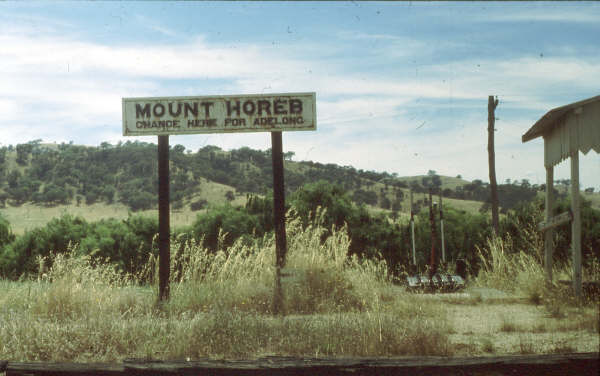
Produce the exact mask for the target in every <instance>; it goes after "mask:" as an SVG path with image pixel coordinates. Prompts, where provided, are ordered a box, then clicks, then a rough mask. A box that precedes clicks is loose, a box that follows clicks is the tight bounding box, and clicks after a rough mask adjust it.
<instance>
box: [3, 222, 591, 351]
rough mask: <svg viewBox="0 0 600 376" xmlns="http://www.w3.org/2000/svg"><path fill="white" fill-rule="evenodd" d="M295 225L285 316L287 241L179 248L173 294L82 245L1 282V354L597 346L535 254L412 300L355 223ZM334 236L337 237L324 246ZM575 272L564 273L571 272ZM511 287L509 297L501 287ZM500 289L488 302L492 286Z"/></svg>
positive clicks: (495, 250) (581, 305)
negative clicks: (457, 289) (365, 245)
mask: <svg viewBox="0 0 600 376" xmlns="http://www.w3.org/2000/svg"><path fill="white" fill-rule="evenodd" d="M319 218H320V217H319V214H317V215H316V219H315V221H314V223H313V224H312V225H311V226H309V227H308V228H306V229H303V227H302V226H301V223H300V221H299V220H298V219H294V218H293V217H292V218H290V219H289V220H288V224H287V231H288V248H289V251H288V255H287V264H286V268H285V270H284V278H283V291H284V311H285V312H284V314H283V315H274V314H273V313H272V301H273V285H274V278H275V271H274V268H273V261H274V240H273V238H272V237H265V238H264V239H259V240H256V241H255V242H254V244H247V243H242V242H241V241H240V242H237V243H235V244H234V246H233V247H231V248H229V249H228V250H221V251H219V252H217V253H211V252H209V251H208V250H206V249H205V248H204V247H203V246H202V244H194V243H187V244H182V243H179V242H174V243H173V244H172V248H171V253H172V264H171V299H170V300H169V301H168V302H165V303H161V304H159V303H157V298H156V297H157V291H156V282H157V281H156V275H157V269H156V268H157V266H156V260H154V259H150V260H148V263H147V265H146V268H145V269H144V271H143V272H142V273H141V274H140V275H126V276H124V275H121V274H119V273H118V272H117V271H116V270H115V269H114V268H113V267H111V266H110V265H106V264H96V265H93V264H92V263H91V262H90V259H89V258H88V257H86V256H82V255H78V253H77V249H76V247H75V248H73V249H72V250H71V252H70V253H68V254H63V255H58V256H55V257H54V258H52V259H40V260H38V262H39V265H40V266H39V273H38V275H36V276H31V278H29V279H24V280H21V281H18V282H9V281H0V341H1V342H0V359H8V360H13V361H76V362H92V361H120V360H123V359H125V358H150V359H169V360H173V359H197V358H201V357H211V358H228V359H235V358H244V359H248V358H256V357H260V356H266V355H288V356H304V357H340V356H342V357H348V356H367V357H390V356H402V355H439V356H464V355H488V354H489V355H492V354H507V353H517V354H528V353H555V352H584V351H597V349H598V346H599V343H598V334H599V333H598V330H599V329H598V305H597V303H594V302H592V303H590V302H587V303H586V302H579V301H575V300H574V299H573V298H572V297H569V294H568V292H567V291H562V290H560V289H558V288H554V289H548V288H546V287H545V285H544V283H543V275H542V274H541V273H542V269H541V266H540V265H539V263H538V262H537V261H536V259H535V257H534V256H527V255H525V254H524V253H518V252H517V253H511V255H509V254H508V252H507V251H508V249H507V247H510V246H511V245H510V244H509V243H507V242H502V241H500V240H498V239H496V240H490V242H489V243H488V247H487V248H486V249H483V250H481V251H480V252H481V257H482V260H484V268H483V269H482V272H481V273H480V275H479V276H478V278H477V279H476V280H474V281H471V284H470V287H468V289H467V290H466V291H465V292H461V293H454V294H411V293H408V292H406V291H405V290H404V289H403V288H402V287H400V286H396V285H393V284H392V283H391V282H390V277H389V276H388V274H387V268H386V265H385V264H384V263H382V262H374V261H364V260H360V259H358V258H356V257H352V258H349V257H348V246H349V244H350V243H349V242H350V241H349V238H348V235H347V232H346V230H345V229H342V230H340V231H334V232H333V233H332V234H331V235H329V236H325V234H326V230H325V229H324V228H322V227H321V226H320V225H319V224H320V223H321V221H320V220H319ZM323 239H325V240H323ZM561 272H562V271H561V270H557V275H558V274H560V273H561ZM490 288H497V289H499V290H500V291H499V290H491V289H490ZM488 290H490V291H494V292H495V294H496V295H494V294H491V295H490V294H488V293H487V291H488Z"/></svg>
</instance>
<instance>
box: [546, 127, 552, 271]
mask: <svg viewBox="0 0 600 376" xmlns="http://www.w3.org/2000/svg"><path fill="white" fill-rule="evenodd" d="M546 145H547V143H546V139H545V138H544V148H545V147H547V146H546ZM553 208H554V167H553V166H549V167H546V218H545V219H546V221H547V222H548V221H550V219H551V218H552V209H553ZM553 237H554V231H552V228H547V229H546V230H545V232H544V269H545V271H546V280H547V281H548V282H550V283H551V282H552V264H553V262H552V261H553V260H552V256H553V254H554V244H553V242H552V241H553Z"/></svg>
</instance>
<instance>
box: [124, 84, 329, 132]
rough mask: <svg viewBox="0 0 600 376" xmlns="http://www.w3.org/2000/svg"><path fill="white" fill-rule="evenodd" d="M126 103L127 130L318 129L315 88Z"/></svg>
mask: <svg viewBox="0 0 600 376" xmlns="http://www.w3.org/2000/svg"><path fill="white" fill-rule="evenodd" d="M121 107H122V116H123V117H122V119H123V120H122V121H123V124H122V126H123V136H163V135H188V134H208V133H246V132H281V131H285V132H288V131H315V130H317V108H316V92H302V93H273V94H271V93H269V94H239V95H238V94H236V95H214V96H173V97H131V98H122V100H121ZM140 115H141V117H140ZM231 115H234V116H231Z"/></svg>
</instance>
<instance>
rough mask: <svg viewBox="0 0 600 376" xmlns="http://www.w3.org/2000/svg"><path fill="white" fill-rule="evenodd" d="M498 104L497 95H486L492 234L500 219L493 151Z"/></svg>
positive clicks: (497, 231)
mask: <svg viewBox="0 0 600 376" xmlns="http://www.w3.org/2000/svg"><path fill="white" fill-rule="evenodd" d="M497 106H498V97H496V99H494V96H493V95H490V96H489V97H488V160H489V165H490V189H491V196H492V197H491V201H492V227H493V228H494V234H495V235H498V233H499V232H500V221H499V219H498V184H497V183H496V157H495V152H494V130H495V129H494V127H495V124H496V114H495V110H496V107H497Z"/></svg>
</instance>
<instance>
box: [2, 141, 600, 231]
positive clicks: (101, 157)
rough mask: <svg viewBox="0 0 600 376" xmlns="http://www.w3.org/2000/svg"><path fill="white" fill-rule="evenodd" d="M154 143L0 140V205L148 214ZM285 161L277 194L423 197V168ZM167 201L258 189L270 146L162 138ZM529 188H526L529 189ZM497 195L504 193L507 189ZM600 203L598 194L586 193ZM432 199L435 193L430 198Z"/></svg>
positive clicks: (178, 206) (388, 203) (450, 187)
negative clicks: (321, 183) (303, 190)
mask: <svg viewBox="0 0 600 376" xmlns="http://www.w3.org/2000/svg"><path fill="white" fill-rule="evenodd" d="M155 156H156V145H154V144H149V143H144V142H138V141H135V142H130V141H128V142H126V143H119V144H117V145H111V144H108V143H102V144H101V145H100V146H98V147H91V146H80V145H73V144H64V143H63V144H41V143H40V142H39V141H32V142H29V143H27V144H19V145H16V147H13V146H4V147H2V148H0V177H3V178H2V179H0V205H1V204H2V203H4V204H5V208H4V209H0V213H2V214H3V215H4V216H5V217H7V218H8V219H9V221H10V222H11V223H12V224H13V229H14V231H15V232H17V233H21V232H22V231H24V230H25V229H27V228H33V227H36V226H39V225H43V224H44V223H45V222H47V221H48V220H49V219H50V218H53V217H55V216H57V215H60V214H62V213H71V214H79V215H83V216H84V217H85V218H86V219H90V220H95V219H100V218H107V217H115V218H124V217H126V216H127V215H128V213H130V212H140V213H143V214H148V215H152V214H153V213H156V206H157V205H156V201H157V184H156V181H157V161H156V158H155ZM290 157H291V155H287V156H286V160H285V162H284V168H285V184H286V194H287V195H288V196H289V195H291V194H292V193H293V192H295V191H296V190H297V189H298V188H300V187H301V186H302V185H304V184H306V183H310V182H315V181H318V180H326V181H328V182H330V183H333V184H337V185H339V186H341V187H342V188H343V189H344V190H345V191H346V192H347V194H348V195H349V197H350V198H351V199H352V200H353V201H354V202H355V203H357V204H364V205H366V206H367V207H368V208H369V209H370V211H372V212H384V213H392V212H394V213H395V215H397V216H399V217H403V216H406V215H407V214H408V213H409V212H410V201H409V197H410V191H411V190H413V191H414V192H415V193H414V200H415V202H417V203H418V202H419V201H420V202H421V203H423V201H424V198H426V192H427V191H428V189H427V188H425V187H423V184H425V183H426V179H427V178H432V173H433V171H430V173H428V175H419V176H406V177H399V176H397V175H396V174H389V173H387V172H382V173H380V172H374V171H364V170H360V169H358V170H357V169H355V168H353V167H351V166H338V165H335V164H321V163H318V162H311V161H299V162H297V161H292V160H290ZM170 159H171V167H170V169H171V172H170V180H171V204H172V209H174V210H173V217H172V223H173V225H174V226H179V225H184V224H187V223H189V221H191V220H193V218H194V217H195V214H194V212H193V211H192V210H191V205H192V204H194V203H196V204H197V203H198V202H199V201H202V202H204V203H205V206H206V207H211V206H217V205H221V204H223V203H226V202H231V204H233V205H244V204H245V203H246V196H247V195H248V194H255V195H259V196H262V195H264V194H266V193H267V192H268V191H269V190H270V189H271V186H272V167H271V155H270V150H266V151H261V150H253V149H250V148H247V147H243V148H240V149H236V150H231V151H225V150H221V149H220V148H218V147H215V146H205V147H204V148H202V149H199V150H198V151H196V152H192V151H191V150H185V147H183V146H181V145H174V146H172V147H171V152H170ZM434 177H435V178H436V179H438V182H439V183H440V184H441V185H440V188H441V189H442V190H443V191H444V205H445V206H448V205H449V206H452V207H454V208H457V209H459V210H465V211H467V212H477V211H478V210H479V209H480V207H481V206H482V204H483V201H485V200H486V199H487V197H489V191H488V190H489V187H488V186H487V184H485V183H482V182H481V181H480V180H476V181H473V182H469V181H467V180H464V179H462V178H460V176H458V177H448V176H437V175H434ZM503 189H504V191H503V192H508V193H510V195H508V196H510V200H509V201H507V200H504V202H503V201H502V199H503V197H504V196H502V195H501V205H509V206H506V207H507V208H510V205H514V204H515V202H516V201H518V200H519V199H528V197H535V189H531V188H523V187H519V186H515V185H513V186H511V185H505V186H503ZM532 195H533V196H532ZM508 196H506V197H508ZM590 197H591V198H593V199H594V202H595V204H594V205H599V206H600V195H598V194H593V195H590ZM434 200H435V201H438V199H437V198H435V199H434Z"/></svg>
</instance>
